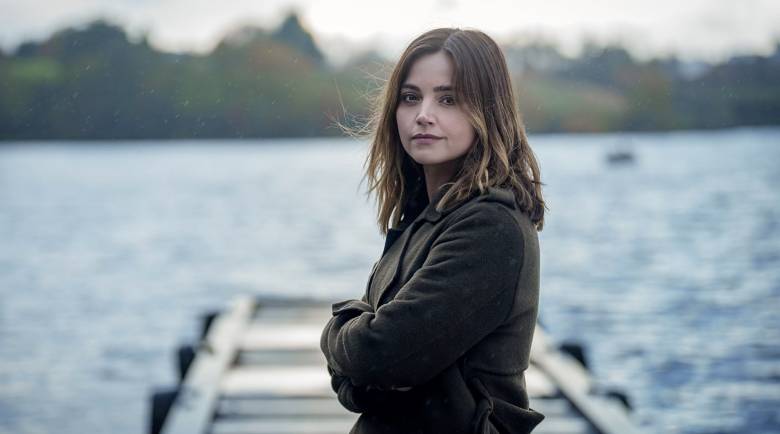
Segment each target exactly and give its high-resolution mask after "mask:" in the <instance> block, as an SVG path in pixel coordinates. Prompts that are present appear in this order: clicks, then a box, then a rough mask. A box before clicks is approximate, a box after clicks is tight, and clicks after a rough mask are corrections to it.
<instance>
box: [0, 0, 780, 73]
mask: <svg viewBox="0 0 780 434" xmlns="http://www.w3.org/2000/svg"><path fill="white" fill-rule="evenodd" d="M291 7H294V8H296V10H298V11H299V12H300V14H301V16H302V20H303V22H304V24H305V25H306V26H308V27H309V29H311V30H312V31H313V32H314V34H315V35H316V36H317V38H318V42H319V43H320V45H321V46H322V48H323V49H324V51H325V52H326V54H328V55H329V56H330V57H332V58H335V59H336V60H338V58H339V56H340V55H343V54H344V53H347V52H350V51H352V49H358V48H368V47H373V48H377V49H379V50H380V51H381V52H383V53H385V54H387V55H389V56H391V57H395V56H397V55H398V54H399V53H400V50H401V49H402V48H403V47H404V46H405V45H406V44H407V43H408V42H409V41H411V39H412V38H413V37H414V36H416V35H417V34H419V33H421V32H423V31H425V30H427V29H430V28H433V27H439V26H460V27H473V28H478V29H480V30H483V31H485V32H487V33H488V34H490V35H491V36H493V37H495V38H496V39H498V40H500V41H510V40H518V39H524V38H530V37H543V38H545V39H548V40H552V41H554V42H556V43H557V44H558V45H559V46H560V47H561V48H562V49H563V51H564V52H566V53H568V54H576V52H577V51H578V48H579V47H580V46H581V41H582V40H583V38H586V37H587V38H590V39H593V40H596V41H598V42H610V41H618V40H619V41H621V42H622V43H623V44H624V45H627V46H628V47H629V48H631V49H632V50H633V51H634V52H635V53H636V54H637V55H639V56H640V57H644V58H646V57H651V56H656V55H664V54H668V53H677V54H678V55H680V56H682V57H686V58H691V59H701V60H710V61H717V60H721V59H723V58H726V57H728V56H729V55H732V54H735V53H764V54H766V53H770V52H771V51H772V49H773V48H774V43H775V40H780V0H744V1H741V2H737V1H733V0H686V1H681V0H653V1H636V0H622V1H616V0H612V1H606V0H591V1H589V2H583V1H562V0H546V1H543V2H542V1H538V0H537V1H526V0H514V1H513V0H480V1H463V0H460V1H459V0H438V1H421V0H396V1H394V2H392V3H391V2H367V1H354V0H328V1H325V0H320V1H314V0H298V1H290V0H262V1H261V0H223V1H220V2H216V1H213V0H114V1H106V0H46V1H44V0H25V1H22V0H0V10H2V11H3V13H2V14H0V46H2V48H3V49H5V50H6V51H8V50H9V49H11V48H12V47H15V46H16V45H18V43H19V42H21V41H23V40H27V39H41V38H45V37H47V36H49V35H50V34H51V33H52V32H53V31H55V30H58V29H60V28H62V27H65V26H68V25H74V24H80V23H84V22H86V21H88V20H90V19H91V18H94V17H97V16H105V17H109V18H111V19H113V20H114V21H115V22H117V23H119V24H122V25H123V26H125V27H126V28H127V29H128V30H129V31H130V32H131V33H132V34H134V35H138V34H140V33H141V32H144V31H148V33H149V36H150V39H151V41H152V43H153V44H154V45H155V46H157V47H158V48H160V49H164V50H168V51H199V52H203V51H208V50H209V49H211V48H212V47H213V46H214V44H216V42H217V41H218V40H219V38H220V37H221V36H222V35H223V34H224V33H225V32H227V31H228V30H229V29H231V28H234V27H236V26H238V25H241V24H254V25H259V26H262V27H272V26H275V25H277V24H278V23H279V22H280V20H281V19H282V17H283V16H284V14H285V13H286V12H287V11H288V10H289V9H290V8H291ZM345 48H346V49H345Z"/></svg>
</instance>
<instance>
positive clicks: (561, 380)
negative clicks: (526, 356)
mask: <svg viewBox="0 0 780 434" xmlns="http://www.w3.org/2000/svg"><path fill="white" fill-rule="evenodd" d="M534 339H536V337H534ZM532 361H533V363H534V365H536V366H537V367H538V368H539V370H540V371H542V373H543V374H544V375H546V376H547V377H549V378H550V380H551V381H552V382H553V383H555V385H556V386H557V387H558V388H559V389H560V390H561V393H562V394H563V395H564V396H565V397H566V398H567V399H568V400H569V401H571V403H572V405H573V406H574V407H575V408H576V409H577V410H578V411H579V412H581V413H582V415H583V417H584V418H585V419H586V420H588V421H589V422H590V423H591V424H592V425H593V426H594V427H595V428H596V430H597V431H598V432H600V433H601V434H636V433H639V432H641V431H640V430H639V428H638V427H637V426H636V425H635V424H634V423H633V422H631V420H630V419H629V417H628V413H627V412H626V411H625V409H624V408H622V407H621V406H620V405H618V404H617V403H616V402H614V401H612V400H610V399H608V398H605V397H602V396H598V395H594V394H591V393H590V385H591V380H590V375H589V374H588V372H587V371H586V370H585V369H584V368H583V367H582V365H580V364H579V362H577V361H576V360H574V358H572V357H571V356H568V355H567V354H564V353H562V352H560V351H541V352H538V353H536V354H535V355H534V359H533V360H532ZM543 424H544V422H542V425H543Z"/></svg>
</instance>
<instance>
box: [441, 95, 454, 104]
mask: <svg viewBox="0 0 780 434" xmlns="http://www.w3.org/2000/svg"><path fill="white" fill-rule="evenodd" d="M441 101H442V102H443V103H444V104H447V105H453V104H455V98H453V97H452V96H449V95H447V96H444V97H442V99H441Z"/></svg>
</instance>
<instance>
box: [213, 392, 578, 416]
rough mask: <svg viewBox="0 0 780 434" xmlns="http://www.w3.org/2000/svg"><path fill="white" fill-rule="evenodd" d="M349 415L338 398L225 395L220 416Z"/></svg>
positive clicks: (544, 405)
mask: <svg viewBox="0 0 780 434" xmlns="http://www.w3.org/2000/svg"><path fill="white" fill-rule="evenodd" d="M531 407H532V408H533V409H534V410H536V411H538V412H540V413H542V414H544V415H545V416H547V417H548V418H559V417H576V416H577V413H576V411H575V410H574V408H573V407H572V406H571V404H570V403H569V402H568V401H566V400H565V399H563V398H541V399H534V400H532V401H531ZM345 413H349V411H348V410H346V409H345V408H344V407H342V406H341V404H340V403H339V402H338V400H336V399H335V398H330V397H329V398H307V397H298V398H292V397H289V396H285V397H269V396H262V395H254V396H253V395H225V396H223V397H222V398H221V399H220V400H219V404H218V407H217V417H222V418H229V417H236V418H262V417H269V416H294V415H300V416H318V415H324V416H333V415H342V414H345Z"/></svg>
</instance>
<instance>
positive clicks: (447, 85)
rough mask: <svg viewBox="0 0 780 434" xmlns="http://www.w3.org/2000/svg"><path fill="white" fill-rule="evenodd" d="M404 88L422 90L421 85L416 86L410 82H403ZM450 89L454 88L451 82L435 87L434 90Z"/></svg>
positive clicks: (443, 90)
mask: <svg viewBox="0 0 780 434" xmlns="http://www.w3.org/2000/svg"><path fill="white" fill-rule="evenodd" d="M403 88H407V89H412V90H416V91H417V92H419V91H420V88H419V87H417V86H415V85H413V84H408V83H404V84H402V85H401V89H403ZM448 90H452V86H450V85H449V84H445V85H442V86H436V87H434V88H433V91H434V92H445V91H448Z"/></svg>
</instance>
